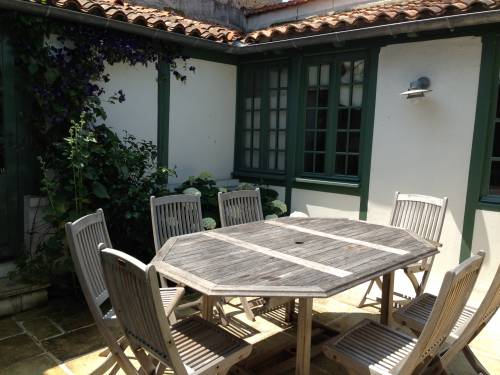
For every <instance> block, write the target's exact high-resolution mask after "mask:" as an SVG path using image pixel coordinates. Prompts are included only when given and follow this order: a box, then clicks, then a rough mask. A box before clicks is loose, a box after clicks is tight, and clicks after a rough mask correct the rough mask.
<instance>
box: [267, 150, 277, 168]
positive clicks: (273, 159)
mask: <svg viewBox="0 0 500 375" xmlns="http://www.w3.org/2000/svg"><path fill="white" fill-rule="evenodd" d="M268 167H269V169H275V168H276V152H274V151H270V152H269V163H268Z"/></svg>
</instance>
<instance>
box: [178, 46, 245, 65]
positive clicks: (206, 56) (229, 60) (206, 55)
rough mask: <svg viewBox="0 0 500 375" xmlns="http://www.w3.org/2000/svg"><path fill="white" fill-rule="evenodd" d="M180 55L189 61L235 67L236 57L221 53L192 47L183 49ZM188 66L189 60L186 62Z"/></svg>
mask: <svg viewBox="0 0 500 375" xmlns="http://www.w3.org/2000/svg"><path fill="white" fill-rule="evenodd" d="M182 54H183V55H184V56H187V57H189V58H191V59H198V60H205V61H211V62H216V63H221V64H229V65H237V64H238V56H235V55H230V54H227V53H221V52H217V51H212V50H209V49H201V48H193V47H183V48H182ZM188 64H189V60H188Z"/></svg>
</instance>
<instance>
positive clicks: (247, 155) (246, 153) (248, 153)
mask: <svg viewBox="0 0 500 375" xmlns="http://www.w3.org/2000/svg"><path fill="white" fill-rule="evenodd" d="M244 165H245V167H247V168H250V167H251V165H250V151H249V150H247V151H245V162H244Z"/></svg>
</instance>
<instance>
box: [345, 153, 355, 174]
mask: <svg viewBox="0 0 500 375" xmlns="http://www.w3.org/2000/svg"><path fill="white" fill-rule="evenodd" d="M347 174H348V175H350V176H357V175H358V156H357V155H349V157H348V160H347Z"/></svg>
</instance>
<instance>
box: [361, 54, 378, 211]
mask: <svg viewBox="0 0 500 375" xmlns="http://www.w3.org/2000/svg"><path fill="white" fill-rule="evenodd" d="M379 52H380V48H378V47H374V48H371V49H370V52H369V56H368V69H367V70H368V72H365V82H367V83H368V87H367V89H366V90H365V95H364V98H363V101H364V103H366V104H365V105H364V113H363V117H362V124H363V126H364V129H363V130H364V131H363V132H362V134H361V147H360V149H361V154H360V158H361V160H360V163H359V169H360V172H361V173H360V181H361V199H360V200H359V220H366V219H367V216H368V197H369V193H370V175H371V160H372V145H373V127H374V121H375V106H376V105H375V104H376V99H377V98H376V97H377V73H378V56H379Z"/></svg>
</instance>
